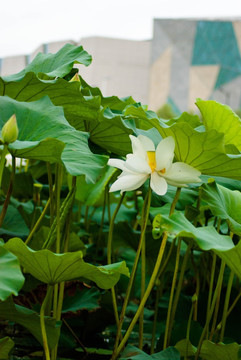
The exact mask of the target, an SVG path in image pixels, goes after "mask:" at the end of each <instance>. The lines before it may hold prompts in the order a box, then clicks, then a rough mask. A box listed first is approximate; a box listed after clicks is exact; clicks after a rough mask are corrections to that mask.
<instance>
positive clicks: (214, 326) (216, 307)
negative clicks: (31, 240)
mask: <svg viewBox="0 0 241 360" xmlns="http://www.w3.org/2000/svg"><path fill="white" fill-rule="evenodd" d="M223 263H224V267H225V262H224V260H222V262H221V264H223ZM219 277H221V278H222V281H223V273H222V274H221V272H220V273H219ZM222 281H220V284H219V288H218V294H217V300H216V305H215V310H214V315H213V321H212V327H211V331H210V335H209V340H212V338H213V334H214V331H215V329H216V324H217V318H218V310H219V305H220V297H221V291H222Z"/></svg>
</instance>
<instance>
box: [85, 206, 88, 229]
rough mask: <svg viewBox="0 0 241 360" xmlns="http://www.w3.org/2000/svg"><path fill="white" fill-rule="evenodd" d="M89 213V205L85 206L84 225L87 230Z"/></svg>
mask: <svg viewBox="0 0 241 360" xmlns="http://www.w3.org/2000/svg"><path fill="white" fill-rule="evenodd" d="M88 213H89V206H86V207H85V217H84V227H85V230H86V231H87V227H88Z"/></svg>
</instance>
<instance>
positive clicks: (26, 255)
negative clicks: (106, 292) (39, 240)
mask: <svg viewBox="0 0 241 360" xmlns="http://www.w3.org/2000/svg"><path fill="white" fill-rule="evenodd" d="M4 246H5V248H6V249H8V250H9V251H11V252H12V253H13V254H15V255H16V256H17V257H18V259H19V261H20V264H21V265H22V266H23V267H24V268H25V270H26V271H27V272H29V273H30V274H31V275H33V276H34V277H35V278H36V279H38V280H40V281H43V282H45V283H46V284H50V285H54V284H57V283H60V282H62V281H69V280H73V279H78V278H80V277H83V278H85V279H88V280H91V281H94V282H95V283H96V284H97V285H98V286H99V287H101V288H102V289H109V288H111V287H113V286H114V285H115V284H116V283H117V281H118V280H119V278H120V275H122V274H123V275H126V276H128V275H129V272H128V269H127V267H126V265H125V263H124V262H121V263H116V264H111V265H106V266H94V265H91V264H88V263H85V262H84V260H83V253H82V251H76V252H74V253H65V254H54V253H53V252H52V251H49V250H38V251H34V250H32V249H30V248H29V247H28V246H26V245H25V244H24V243H23V242H22V240H21V239H19V238H13V239H10V240H9V241H8V242H7V243H6V245H4Z"/></svg>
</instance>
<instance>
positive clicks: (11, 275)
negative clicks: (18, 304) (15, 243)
mask: <svg viewBox="0 0 241 360" xmlns="http://www.w3.org/2000/svg"><path fill="white" fill-rule="evenodd" d="M0 274H1V282H0V300H1V301H4V300H6V299H7V298H8V297H9V296H10V295H11V294H14V295H18V291H19V290H20V289H21V287H22V286H23V283H24V277H23V275H22V272H21V270H20V265H19V262H18V259H17V257H16V256H14V255H13V254H12V253H11V252H9V251H8V250H6V249H4V248H3V246H0Z"/></svg>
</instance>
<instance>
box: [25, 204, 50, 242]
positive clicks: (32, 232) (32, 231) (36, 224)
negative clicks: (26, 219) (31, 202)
mask: <svg viewBox="0 0 241 360" xmlns="http://www.w3.org/2000/svg"><path fill="white" fill-rule="evenodd" d="M49 204H50V198H49V199H48V201H47V202H46V204H45V207H44V209H43V211H42V213H41V215H40V216H39V218H38V220H37V222H36V223H35V225H34V227H33V228H32V230H31V231H30V233H29V235H28V237H27V239H26V241H25V244H26V245H27V244H28V243H29V242H30V240H31V239H32V237H33V235H34V233H35V232H36V230H37V229H38V227H39V225H40V223H41V221H42V220H43V218H44V216H45V214H46V212H47V210H48V207H49Z"/></svg>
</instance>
